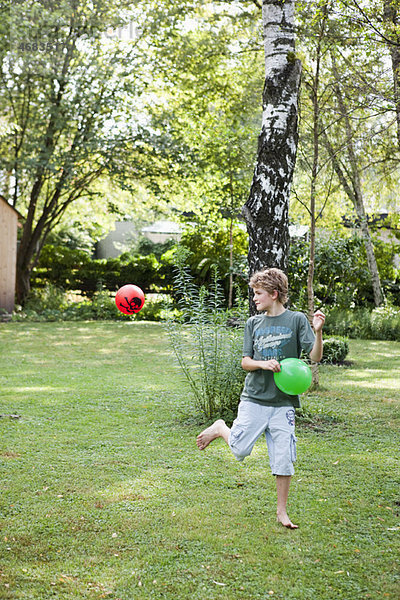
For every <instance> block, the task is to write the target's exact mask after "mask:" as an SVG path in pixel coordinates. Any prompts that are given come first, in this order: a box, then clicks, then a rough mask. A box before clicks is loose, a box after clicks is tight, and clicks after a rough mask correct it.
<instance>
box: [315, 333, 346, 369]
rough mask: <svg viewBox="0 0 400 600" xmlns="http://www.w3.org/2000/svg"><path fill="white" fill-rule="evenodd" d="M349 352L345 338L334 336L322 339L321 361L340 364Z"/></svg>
mask: <svg viewBox="0 0 400 600" xmlns="http://www.w3.org/2000/svg"><path fill="white" fill-rule="evenodd" d="M348 353H349V342H348V340H347V338H343V337H335V338H326V339H324V353H323V355H322V360H321V362H322V363H330V364H340V363H343V362H344V360H345V359H346V356H347V355H348Z"/></svg>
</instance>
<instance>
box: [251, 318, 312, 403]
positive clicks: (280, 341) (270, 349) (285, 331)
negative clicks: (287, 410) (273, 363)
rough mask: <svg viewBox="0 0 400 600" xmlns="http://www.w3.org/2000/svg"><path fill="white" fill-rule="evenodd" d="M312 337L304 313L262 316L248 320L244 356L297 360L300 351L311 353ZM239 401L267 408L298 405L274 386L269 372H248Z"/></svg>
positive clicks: (256, 358) (272, 376) (297, 400)
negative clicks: (263, 405) (262, 405)
mask: <svg viewBox="0 0 400 600" xmlns="http://www.w3.org/2000/svg"><path fill="white" fill-rule="evenodd" d="M314 341H315V335H314V333H313V330H312V329H311V326H310V323H309V322H308V319H307V317H306V315H305V314H304V313H301V312H294V311H291V310H285V312H284V313H282V314H280V315H278V316H277V317H269V316H267V315H265V314H260V315H255V316H254V317H250V319H248V321H247V323H246V326H245V330H244V340H243V356H250V358H253V359H254V360H270V359H272V358H274V359H275V360H278V361H281V360H283V359H284V358H299V357H300V353H301V351H302V350H305V352H307V353H309V352H311V350H312V348H313V346H314ZM241 399H242V400H244V401H247V402H255V403H256V404H265V405H266V406H288V405H292V406H294V407H299V406H300V401H299V397H298V396H289V395H288V394H284V393H283V392H281V391H280V390H279V389H278V388H277V387H276V385H275V381H274V374H273V372H272V371H264V370H263V369H257V370H256V371H249V372H248V374H247V376H246V380H245V384H244V389H243V392H242V395H241Z"/></svg>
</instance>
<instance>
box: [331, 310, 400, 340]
mask: <svg viewBox="0 0 400 600" xmlns="http://www.w3.org/2000/svg"><path fill="white" fill-rule="evenodd" d="M324 332H325V333H326V334H327V335H333V336H336V335H338V336H346V337H349V338H361V339H377V340H398V339H399V338H400V309H398V308H397V307H392V306H381V307H378V308H375V309H373V310H372V311H371V310H368V309H367V308H359V309H346V310H344V309H342V310H341V309H337V308H334V309H332V310H330V311H329V312H328V315H327V319H326V324H325V327H324Z"/></svg>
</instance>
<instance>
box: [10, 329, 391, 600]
mask: <svg viewBox="0 0 400 600" xmlns="http://www.w3.org/2000/svg"><path fill="white" fill-rule="evenodd" d="M350 349H351V353H350V356H349V360H351V361H352V362H353V364H352V365H351V366H347V367H332V366H324V367H322V368H321V389H320V390H319V392H318V393H315V392H314V393H312V394H309V395H308V396H306V397H305V398H304V399H303V405H304V407H305V412H306V414H309V415H311V416H312V418H311V419H310V422H309V423H307V422H303V421H302V422H301V423H299V424H298V430H297V437H298V454H299V458H298V463H297V467H296V474H295V476H294V478H293V482H292V489H291V497H290V506H289V514H290V516H291V518H292V519H293V521H294V522H296V523H299V524H300V529H299V530H297V531H289V530H286V529H284V528H283V527H281V526H278V524H277V523H276V522H275V502H276V499H275V481H274V479H273V477H272V476H271V474H270V471H269V467H268V461H267V454H266V444H265V440H261V439H260V440H259V442H257V444H256V447H255V449H254V451H253V454H252V455H251V456H250V457H249V458H248V459H247V460H246V462H245V463H244V464H239V463H237V462H236V461H235V459H234V458H233V457H232V456H231V454H230V451H229V449H228V448H227V447H226V446H225V445H224V443H223V442H222V441H221V440H217V441H216V442H215V443H214V444H212V445H211V446H210V447H209V448H207V450H206V451H204V452H199V451H198V450H197V447H196V444H195V437H196V435H197V433H198V431H199V430H200V428H201V426H200V425H199V424H198V422H196V415H195V414H194V413H193V411H192V410H191V407H190V401H189V397H188V390H187V388H186V386H185V383H184V381H183V380H182V378H181V376H180V374H179V371H178V370H177V368H176V367H175V366H174V361H173V358H172V356H171V353H170V350H169V347H168V343H167V340H166V336H165V335H164V333H163V329H162V327H161V326H160V325H158V324H152V323H144V322H141V323H135V322H126V323H115V322H113V323H105V322H102V323H98V322H97V323H96V322H90V323H10V324H0V356H1V369H0V380H1V386H0V390H1V391H0V393H1V396H0V414H1V415H2V416H1V418H0V469H1V477H0V494H1V504H0V598H1V599H2V600H3V599H4V600H8V599H11V598H12V599H20V598H32V599H41V600H42V599H43V600H47V599H50V598H58V599H68V600H74V599H83V598H88V599H100V598H108V599H113V600H117V599H121V600H134V599H136V598H137V599H146V600H147V599H164V598H168V599H171V600H192V599H199V600H200V599H202V600H203V599H204V600H210V599H214V598H215V599H217V598H218V599H220V598H222V599H223V598H227V599H228V598H229V600H235V599H243V600H258V599H260V600H265V599H267V598H281V599H284V600H290V599H296V600H336V599H339V598H341V599H345V600H359V599H363V598H392V599H396V600H397V599H398V598H399V596H400V575H399V568H398V565H399V549H400V544H399V537H400V516H399V512H400V486H399V483H400V481H399V420H400V419H399V416H400V415H399V401H400V383H399V372H400V343H396V342H381V341H379V342H378V341H351V342H350ZM11 415H13V416H11Z"/></svg>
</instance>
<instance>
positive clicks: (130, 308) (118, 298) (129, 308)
mask: <svg viewBox="0 0 400 600" xmlns="http://www.w3.org/2000/svg"><path fill="white" fill-rule="evenodd" d="M115 304H116V305H117V308H118V310H120V311H121V312H122V313H124V314H125V315H132V314H133V313H138V312H139V310H141V309H142V308H143V304H144V293H143V290H141V289H140V287H138V286H137V285H131V284H128V285H124V286H122V288H120V289H119V290H118V292H117V293H116V295H115Z"/></svg>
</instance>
